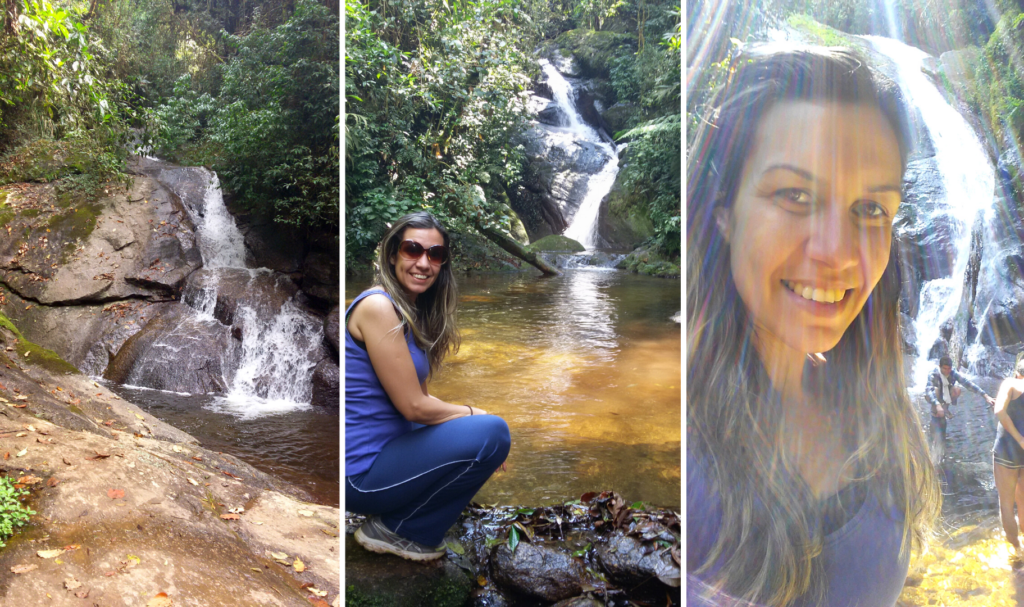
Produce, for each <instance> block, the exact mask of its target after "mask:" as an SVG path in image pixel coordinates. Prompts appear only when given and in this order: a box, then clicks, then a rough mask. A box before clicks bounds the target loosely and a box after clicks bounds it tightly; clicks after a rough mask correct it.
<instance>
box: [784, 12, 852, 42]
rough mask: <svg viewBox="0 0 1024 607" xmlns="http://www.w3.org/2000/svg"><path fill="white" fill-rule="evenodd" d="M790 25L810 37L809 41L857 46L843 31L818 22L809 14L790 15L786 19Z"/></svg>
mask: <svg viewBox="0 0 1024 607" xmlns="http://www.w3.org/2000/svg"><path fill="white" fill-rule="evenodd" d="M786 23H787V24H789V26H790V27H792V28H794V29H796V30H797V31H798V32H800V33H801V34H804V35H805V36H807V37H808V38H810V40H809V42H812V43H814V44H820V45H822V46H856V45H855V44H853V43H851V39H850V37H849V36H847V35H846V34H844V33H843V32H841V31H839V30H837V29H834V28H831V27H829V26H827V25H824V24H822V23H818V22H817V21H815V20H814V18H813V17H811V16H809V15H790V16H789V18H788V19H786Z"/></svg>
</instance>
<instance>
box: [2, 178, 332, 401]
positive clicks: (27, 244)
mask: <svg viewBox="0 0 1024 607" xmlns="http://www.w3.org/2000/svg"><path fill="white" fill-rule="evenodd" d="M132 166H133V170H135V171H136V176H135V178H134V180H133V182H132V185H131V187H130V188H128V190H127V191H124V192H118V191H112V192H111V193H110V194H109V196H108V197H106V198H102V199H99V200H96V201H94V202H89V203H80V204H77V206H75V204H74V203H72V202H69V201H68V200H66V199H64V198H61V196H60V195H58V193H56V192H54V191H53V188H52V187H51V186H48V185H40V184H21V185H19V186H18V187H17V188H12V187H10V186H9V187H8V188H5V191H2V192H0V196H2V197H3V200H4V203H5V204H4V206H3V209H4V213H2V214H0V221H2V222H3V225H0V229H3V230H4V231H5V232H9V234H10V235H11V237H10V238H4V239H0V312H3V313H5V314H6V315H7V316H8V317H10V318H11V319H12V320H13V321H14V322H15V323H16V324H17V325H18V326H20V327H24V329H23V332H24V333H25V335H26V338H28V339H29V340H32V341H34V342H37V343H40V344H42V345H45V346H46V347H48V348H51V349H53V350H54V351H56V352H57V354H59V355H60V356H61V357H62V358H63V359H65V360H67V361H68V362H70V363H71V364H73V365H75V366H77V367H78V368H80V369H81V370H83V371H85V372H86V373H89V374H93V375H99V374H103V375H104V376H105V377H108V378H110V379H113V380H115V381H118V382H126V381H131V382H133V383H136V384H137V385H143V386H146V387H151V388H160V389H167V390H174V391H179V392H189V393H197V392H224V391H225V390H226V389H227V386H228V384H230V383H231V379H232V378H233V377H234V375H235V373H236V371H237V370H238V369H239V368H240V365H241V364H242V363H243V362H244V361H246V360H249V361H250V362H251V363H252V365H253V369H251V370H250V371H248V372H247V373H248V375H247V377H248V378H249V379H248V381H249V382H250V383H251V385H252V390H253V391H254V393H256V394H265V393H270V392H272V390H271V386H270V383H269V378H270V377H272V376H274V374H277V375H281V374H285V375H287V374H291V375H293V376H294V375H295V374H300V375H304V379H305V383H304V385H305V386H306V387H305V396H304V398H305V399H308V398H309V397H310V390H311V388H310V387H309V386H310V381H311V377H312V372H313V368H314V366H315V365H316V364H317V363H319V362H320V361H321V360H323V359H324V358H326V357H328V355H329V346H328V345H327V343H326V342H323V334H322V330H321V327H323V314H324V313H325V312H326V311H327V310H328V309H329V308H330V307H331V306H332V305H337V303H338V301H339V300H340V290H339V288H338V282H339V278H340V268H339V258H338V251H337V248H338V242H337V235H336V234H323V235H319V236H318V235H316V234H314V235H313V236H305V237H304V238H305V240H303V242H302V243H300V245H301V246H294V247H292V248H289V246H290V245H294V244H295V243H294V242H293V240H294V239H293V237H294V236H295V234H294V233H293V232H292V231H289V230H288V229H283V228H281V227H280V226H268V225H266V224H261V223H259V222H258V221H256V220H254V219H252V218H251V217H248V216H246V217H245V221H244V222H242V223H243V227H244V228H245V231H244V232H245V236H246V242H248V243H250V246H253V247H255V251H254V250H250V251H248V253H246V254H245V255H244V257H245V261H244V262H242V261H241V260H240V261H238V262H235V263H237V265H238V266H241V265H243V263H245V264H248V265H249V266H253V265H254V264H261V263H264V262H265V263H266V264H267V265H271V266H274V269H269V268H264V269H260V270H247V269H244V268H242V267H233V268H232V267H227V268H225V267H216V268H207V267H203V253H202V252H201V246H202V247H207V248H209V246H210V243H211V242H214V241H211V240H210V238H209V233H205V232H203V231H202V230H197V228H196V226H197V224H201V223H202V222H203V221H205V220H206V218H208V217H211V216H212V215H209V213H211V212H212V211H211V208H212V207H211V206H210V205H211V204H214V203H215V202H216V204H218V205H219V201H217V199H216V198H213V197H211V192H216V190H214V189H211V188H210V187H209V186H210V179H211V174H210V173H209V172H208V171H206V170H205V169H200V168H190V167H177V166H174V165H170V164H168V163H163V162H160V161H153V160H149V159H137V160H136V161H135V162H134V164H133V165H132ZM218 208H219V207H218ZM8 209H10V212H8ZM207 229H208V228H207ZM210 233H212V232H210ZM239 242H240V239H239ZM275 248H276V250H275ZM202 250H206V249H205V248H204V249H202ZM332 250H333V253H332ZM235 257H237V255H236V256H235ZM214 265H218V264H214ZM219 265H228V264H224V263H220V264H219ZM300 286H301V287H302V288H304V289H306V292H305V293H303V292H302V291H300ZM286 305H288V306H292V307H290V308H288V311H287V314H284V315H283V316H284V317H287V318H290V319H293V320H295V323H293V324H294V327H292V328H291V329H289V327H287V326H277V325H279V324H281V323H280V322H278V320H279V318H278V317H279V316H282V314H281V312H282V310H284V308H285V306H286ZM289 331H291V333H293V334H294V336H284V337H282V334H284V333H288V332H289ZM271 335H273V336H274V339H277V340H278V341H277V342H275V343H274V344H272V347H274V348H276V349H278V350H282V351H284V350H287V351H288V352H287V353H286V354H285V355H283V356H281V357H278V359H279V360H276V361H275V360H274V353H273V352H270V351H266V349H264V352H263V353H262V354H260V353H259V352H257V350H259V349H260V348H261V347H263V346H262V345H261V344H260V343H259V342H260V339H261V338H265V337H267V338H268V337H269V336H271ZM130 338H133V339H131V340H130ZM312 340H317V343H313V341H312ZM129 341H130V342H131V343H128V342H129ZM284 342H294V343H299V342H302V343H305V344H306V345H307V346H308V347H307V350H308V352H307V354H306V355H295V354H294V352H291V350H292V349H291V348H288V347H283V346H288V345H289V343H284ZM267 347H271V346H267ZM254 356H255V357H256V358H259V356H262V357H263V358H264V359H266V360H254V358H253V357H254ZM247 357H248V358H247ZM335 362H337V359H336V357H335ZM292 383H294V382H292ZM307 402H308V401H307Z"/></svg>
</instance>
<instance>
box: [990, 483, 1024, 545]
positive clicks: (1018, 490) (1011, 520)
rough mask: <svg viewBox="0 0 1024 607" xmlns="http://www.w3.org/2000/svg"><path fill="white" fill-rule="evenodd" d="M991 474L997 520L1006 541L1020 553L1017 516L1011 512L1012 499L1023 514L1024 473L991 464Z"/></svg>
mask: <svg viewBox="0 0 1024 607" xmlns="http://www.w3.org/2000/svg"><path fill="white" fill-rule="evenodd" d="M992 468H993V476H995V480H996V491H997V492H998V493H999V520H1000V521H1002V523H1003V532H1004V533H1006V541H1008V542H1010V544H1011V545H1013V547H1014V549H1015V550H1016V552H1017V554H1018V555H1019V554H1020V540H1019V539H1018V537H1017V535H1018V533H1019V529H1018V527H1017V518H1016V517H1015V516H1014V514H1013V504H1014V501H1016V502H1017V504H1018V506H1017V511H1018V512H1020V513H1022V514H1024V508H1022V506H1024V475H1022V474H1020V470H1018V469H1016V468H1007V467H1005V466H1001V465H999V464H995V463H993V464H992Z"/></svg>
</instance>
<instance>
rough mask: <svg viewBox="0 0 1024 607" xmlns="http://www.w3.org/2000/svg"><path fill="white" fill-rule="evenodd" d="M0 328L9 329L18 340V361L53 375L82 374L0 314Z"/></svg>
mask: <svg viewBox="0 0 1024 607" xmlns="http://www.w3.org/2000/svg"><path fill="white" fill-rule="evenodd" d="M0 327H2V328H4V329H7V330H8V331H10V332H11V333H13V334H14V336H15V337H16V338H18V342H17V344H16V345H15V352H17V353H18V360H20V361H22V363H23V364H26V365H34V366H37V367H42V368H44V369H46V370H47V371H50V372H51V373H62V374H64V375H78V374H80V373H81V371H79V370H78V369H77V368H76V367H75V366H74V365H72V364H71V363H69V362H67V361H66V360H64V359H63V358H61V357H60V355H59V354H57V353H56V352H54V351H53V350H49V349H47V348H44V347H42V346H40V345H37V344H34V343H32V342H30V341H28V340H27V339H25V337H24V336H23V335H22V334H21V331H19V330H18V327H16V326H14V323H12V322H11V319H9V318H7V317H6V316H5V315H4V314H3V313H0Z"/></svg>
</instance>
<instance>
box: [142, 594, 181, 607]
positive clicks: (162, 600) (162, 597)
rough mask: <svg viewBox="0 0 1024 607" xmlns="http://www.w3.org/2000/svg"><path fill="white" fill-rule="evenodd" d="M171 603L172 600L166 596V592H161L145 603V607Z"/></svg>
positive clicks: (169, 605)
mask: <svg viewBox="0 0 1024 607" xmlns="http://www.w3.org/2000/svg"><path fill="white" fill-rule="evenodd" d="M172 605H174V602H173V601H172V600H171V599H170V598H169V597H168V596H167V593H166V592H161V593H160V594H158V595H156V596H155V597H153V598H151V599H149V602H147V603H146V607H171V606H172Z"/></svg>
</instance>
